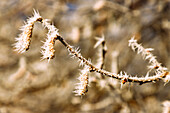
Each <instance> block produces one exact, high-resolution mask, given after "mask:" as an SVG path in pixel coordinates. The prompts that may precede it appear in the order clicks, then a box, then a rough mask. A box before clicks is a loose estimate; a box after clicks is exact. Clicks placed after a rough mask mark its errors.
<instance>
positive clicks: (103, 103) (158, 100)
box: [0, 0, 170, 113]
mask: <svg viewBox="0 0 170 113" xmlns="http://www.w3.org/2000/svg"><path fill="white" fill-rule="evenodd" d="M33 9H37V10H38V11H39V12H40V14H41V16H43V17H44V18H47V19H51V21H52V22H53V24H54V25H55V26H56V27H57V28H58V29H59V32H60V34H61V35H62V36H63V37H64V38H65V40H66V41H67V42H69V44H71V45H74V46H75V47H79V48H80V49H81V54H82V55H83V56H84V57H85V58H87V59H88V58H90V59H91V61H92V63H94V64H96V66H98V65H99V66H101V65H103V66H101V68H103V69H106V70H108V71H110V72H114V73H120V71H126V72H127V73H128V74H131V75H132V76H135V75H138V77H140V75H146V73H147V72H148V69H147V66H148V62H147V61H144V60H143V58H142V57H141V56H140V55H136V54H135V53H134V52H133V51H132V50H131V49H130V48H128V40H129V39H130V38H131V37H132V36H133V35H135V37H136V39H137V40H138V42H139V43H142V45H143V46H144V47H146V48H150V47H151V48H154V51H153V54H154V55H155V56H157V59H158V61H159V62H161V63H162V65H163V66H165V67H167V68H168V69H170V2H169V0H109V1H104V0H103V1H99V0H98V1H97V0H66V1H65V0H37V1H36V0H27V1H24V0H1V2H0V58H1V60H0V112H2V113H63V112H64V113H72V112H73V113H113V112H116V113H117V112H118V113H161V112H163V113H168V111H169V109H170V101H169V100H170V91H169V89H170V85H169V83H167V84H166V85H165V86H164V82H162V81H158V82H156V83H146V84H143V85H139V84H136V83H131V84H128V83H126V84H124V85H123V86H122V88H121V89H120V87H121V81H120V80H116V79H111V78H108V77H103V76H101V75H100V74H99V75H98V74H96V73H90V74H89V85H90V87H89V88H88V93H87V94H86V95H85V96H82V98H81V97H77V96H75V95H74V93H73V90H74V88H75V84H76V83H77V82H78V80H77V79H76V78H78V76H79V73H80V71H79V69H82V67H81V66H79V63H78V62H77V60H76V59H71V58H70V57H71V56H69V55H68V51H67V50H66V49H65V48H64V47H63V45H62V44H61V43H59V42H57V41H56V43H55V46H54V47H55V48H54V49H55V57H54V58H53V59H51V60H50V62H49V63H48V60H42V61H40V57H41V53H40V49H41V46H42V45H43V43H42V42H41V41H45V38H46V34H47V30H46V29H44V28H43V27H42V26H41V24H39V23H36V24H35V26H34V30H33V36H32V40H31V45H30V50H29V51H27V52H25V53H24V54H18V52H16V51H14V49H13V47H12V44H13V43H15V37H17V35H18V34H19V33H20V31H19V30H18V29H19V28H20V26H22V25H23V21H26V19H27V17H29V16H30V15H32V11H33ZM103 35H104V37H105V43H106V46H107V52H106V55H105V58H104V64H101V63H100V62H99V60H98V59H99V58H102V57H101V55H102V52H101V47H102V46H101V45H99V47H97V48H94V45H95V43H96V37H102V36H103ZM153 73H154V72H152V71H151V72H150V74H153Z"/></svg>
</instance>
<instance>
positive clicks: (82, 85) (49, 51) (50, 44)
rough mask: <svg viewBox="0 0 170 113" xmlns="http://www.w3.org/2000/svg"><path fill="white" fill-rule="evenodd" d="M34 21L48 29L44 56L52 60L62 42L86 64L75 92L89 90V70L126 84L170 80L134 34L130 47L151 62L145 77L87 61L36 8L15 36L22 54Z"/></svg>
mask: <svg viewBox="0 0 170 113" xmlns="http://www.w3.org/2000/svg"><path fill="white" fill-rule="evenodd" d="M35 22H40V23H41V24H42V25H43V26H44V28H46V29H47V30H48V33H47V38H46V41H45V42H43V43H44V45H43V46H42V47H41V48H42V50H41V53H42V59H48V61H50V59H52V58H53V57H54V54H55V50H54V44H55V41H59V42H61V43H62V44H63V45H64V46H65V48H66V49H67V50H68V52H69V53H70V54H71V55H72V56H73V57H75V58H77V59H78V61H79V63H80V65H81V66H83V67H84V68H83V70H82V71H81V74H80V76H79V78H78V80H79V81H80V82H79V83H77V84H76V88H75V91H74V93H75V94H76V95H80V96H81V95H84V94H85V93H86V92H87V91H88V85H89V82H88V79H89V76H88V73H90V72H97V73H100V74H101V75H102V76H107V77H112V78H115V79H119V80H121V84H125V83H126V82H136V83H139V84H143V83H147V82H155V81H158V80H163V81H164V82H165V83H168V82H169V80H170V72H169V71H167V68H165V67H162V66H161V63H159V62H158V61H157V60H156V57H155V56H153V54H152V53H151V51H152V50H153V49H152V48H146V49H145V48H143V46H142V45H141V44H138V43H137V40H135V38H134V37H132V38H131V39H130V40H129V46H130V47H131V48H132V50H134V51H137V53H138V54H141V55H142V56H143V58H144V60H148V61H149V66H148V68H149V71H148V73H147V74H146V76H144V77H137V76H136V77H133V76H131V75H128V74H127V73H126V72H124V73H122V72H121V73H120V74H117V73H111V72H108V71H106V70H104V69H102V66H101V67H96V66H94V65H93V64H92V63H91V61H90V60H87V59H86V58H84V57H83V56H82V55H81V53H80V51H79V50H78V49H74V48H73V47H72V46H70V45H69V44H68V43H67V42H66V41H65V40H64V38H63V37H62V36H60V34H59V32H58V29H57V28H56V27H55V26H54V25H52V24H50V21H49V20H48V19H43V18H42V17H41V16H40V14H39V13H38V11H35V10H34V14H33V16H32V17H30V18H29V19H27V21H26V22H25V25H24V26H23V27H21V31H22V32H21V34H20V35H19V36H18V37H17V38H15V40H16V43H15V44H14V48H15V50H16V51H18V52H19V53H23V52H25V51H27V50H28V49H29V46H30V42H31V37H32V31H33V28H34V23H35ZM104 42H105V41H104V36H103V38H101V39H99V38H98V42H97V43H96V45H95V47H97V46H98V45H99V44H101V43H102V45H103V46H105V43H104ZM105 52H106V47H104V48H103V57H104V56H105ZM103 61H104V58H103ZM151 70H155V75H152V76H151V75H149V72H150V71H151Z"/></svg>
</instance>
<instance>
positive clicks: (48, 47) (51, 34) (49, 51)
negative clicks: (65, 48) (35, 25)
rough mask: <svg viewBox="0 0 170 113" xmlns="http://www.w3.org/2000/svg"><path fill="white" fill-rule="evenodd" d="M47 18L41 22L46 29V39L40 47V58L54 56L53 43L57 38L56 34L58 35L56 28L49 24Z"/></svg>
mask: <svg viewBox="0 0 170 113" xmlns="http://www.w3.org/2000/svg"><path fill="white" fill-rule="evenodd" d="M48 21H49V20H48V19H44V20H43V21H42V24H43V26H44V27H46V28H47V29H48V34H47V39H46V41H45V42H44V45H43V46H42V47H41V48H42V49H43V50H41V53H42V55H43V56H42V59H49V60H50V59H52V58H53V57H54V53H55V50H54V44H55V40H56V39H57V36H59V33H58V29H57V28H56V27H55V26H54V25H51V24H50V23H49V22H48Z"/></svg>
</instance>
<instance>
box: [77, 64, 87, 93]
mask: <svg viewBox="0 0 170 113" xmlns="http://www.w3.org/2000/svg"><path fill="white" fill-rule="evenodd" d="M88 72H89V67H88V66H85V68H84V69H83V70H82V71H81V74H80V76H79V78H78V80H79V81H80V82H79V83H77V84H76V87H75V91H74V93H75V95H76V96H82V95H85V93H86V92H87V91H88Z"/></svg>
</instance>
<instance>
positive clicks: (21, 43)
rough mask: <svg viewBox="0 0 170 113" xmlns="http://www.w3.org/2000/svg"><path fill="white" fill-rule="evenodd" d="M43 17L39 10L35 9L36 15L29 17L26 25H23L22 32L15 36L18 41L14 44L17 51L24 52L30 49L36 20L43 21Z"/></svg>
mask: <svg viewBox="0 0 170 113" xmlns="http://www.w3.org/2000/svg"><path fill="white" fill-rule="evenodd" d="M41 20H42V17H41V16H40V15H39V13H38V12H36V11H35V10H34V16H33V17H31V18H29V19H28V20H27V22H26V23H25V25H24V26H22V27H21V29H20V30H21V31H22V33H21V34H20V35H19V36H18V37H17V38H15V40H16V41H17V42H16V43H15V44H14V48H15V51H18V52H19V53H23V52H25V51H27V50H28V49H29V46H30V42H31V37H32V30H33V28H34V23H35V22H36V21H41Z"/></svg>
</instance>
